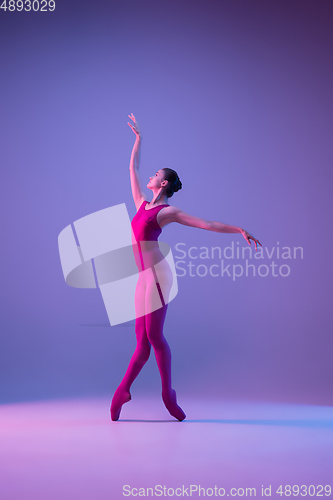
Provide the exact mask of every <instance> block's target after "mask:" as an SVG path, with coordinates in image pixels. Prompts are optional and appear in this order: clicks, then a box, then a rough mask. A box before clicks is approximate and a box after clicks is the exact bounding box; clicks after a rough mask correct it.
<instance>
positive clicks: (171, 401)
mask: <svg viewBox="0 0 333 500" xmlns="http://www.w3.org/2000/svg"><path fill="white" fill-rule="evenodd" d="M128 116H129V118H130V119H131V120H132V121H133V124H131V123H129V122H128V125H129V126H130V127H131V129H132V130H133V132H134V133H135V135H136V140H135V144H134V147H133V150H132V155H131V160H130V167H129V169H130V178H131V187H132V194H133V198H134V203H135V206H136V209H137V213H136V215H135V216H134V218H133V220H132V234H133V252H134V257H135V261H136V264H137V267H138V270H139V277H138V282H137V285H136V290H135V313H136V320H135V334H136V339H137V345H136V349H135V351H134V354H133V356H132V358H131V360H130V363H129V366H128V368H127V371H126V373H125V376H124V378H123V380H122V381H121V383H120V385H119V387H118V388H117V390H116V392H115V394H114V396H113V399H112V403H111V409H110V410H111V419H112V420H118V419H119V415H120V411H121V408H122V405H123V404H124V403H126V402H128V401H130V399H131V394H130V388H131V385H132V384H133V382H134V380H135V379H136V377H137V376H138V375H139V373H140V371H141V370H142V368H143V366H144V365H145V363H146V362H147V361H148V358H149V355H150V351H151V346H153V349H154V352H155V356H156V361H157V365H158V369H159V372H160V375H161V381H162V399H163V402H164V404H165V406H166V408H167V410H168V411H169V413H170V414H171V415H172V416H173V417H175V418H176V419H178V420H180V421H181V420H184V418H185V417H186V415H185V413H184V412H183V410H182V409H181V408H180V406H178V404H177V397H176V392H175V391H174V390H173V389H172V384H171V352H170V347H169V345H168V343H167V341H166V339H165V337H164V335H163V325H164V320H165V315H166V312H167V308H168V298H169V293H170V290H171V286H172V281H173V275H172V272H171V269H170V267H169V265H168V263H167V261H166V260H165V259H164V256H163V254H162V252H161V251H160V249H159V245H158V241H157V240H158V236H159V235H160V234H161V232H162V228H163V227H164V226H166V225H167V224H171V222H178V223H179V224H183V225H185V226H192V227H198V228H201V229H206V230H208V231H215V232H219V233H240V234H241V235H242V236H243V237H244V238H245V239H246V241H247V242H248V244H249V245H251V241H250V240H253V241H254V243H255V248H256V250H257V244H259V245H261V243H260V242H259V241H258V240H257V239H256V238H254V237H253V236H252V235H251V234H249V233H248V232H247V231H245V229H242V228H240V227H237V226H230V225H228V224H222V223H221V222H213V221H206V220H204V219H200V218H199V217H194V216H193V215H189V214H187V213H185V212H183V211H181V210H180V209H179V208H177V207H174V206H171V205H169V204H168V199H169V198H171V197H172V196H173V194H174V193H176V192H177V191H179V189H181V188H182V183H181V181H180V179H179V177H178V175H177V173H176V172H175V171H174V170H172V169H169V168H163V169H161V170H158V171H157V172H156V173H155V175H153V176H152V177H150V180H149V182H148V184H147V187H148V188H149V189H150V190H151V191H152V193H153V199H152V201H151V202H148V201H147V199H146V196H145V194H144V192H143V191H142V188H141V185H140V180H139V173H138V168H139V149H140V143H141V134H140V130H139V127H138V124H137V122H136V119H135V116H134V115H133V113H131V115H128Z"/></svg>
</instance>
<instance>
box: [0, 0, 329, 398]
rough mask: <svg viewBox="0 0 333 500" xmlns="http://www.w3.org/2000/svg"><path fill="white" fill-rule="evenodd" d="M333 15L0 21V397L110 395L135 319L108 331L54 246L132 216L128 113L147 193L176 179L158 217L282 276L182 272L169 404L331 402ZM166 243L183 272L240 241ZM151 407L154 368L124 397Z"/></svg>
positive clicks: (163, 8)
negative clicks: (158, 176) (103, 218)
mask: <svg viewBox="0 0 333 500" xmlns="http://www.w3.org/2000/svg"><path fill="white" fill-rule="evenodd" d="M332 9H333V7H332V4H331V2H328V1H320V2H314V1H311V2H309V1H297V2H296V1H293V0H289V1H288V2H281V1H277V0H274V1H270V2H267V1H253V0H251V1H248V0H246V1H245V0H232V1H224V0H223V1H208V2H207V1H206V2H204V1H195V2H188V1H186V2H184V1H177V2H175V1H171V2H170V1H169V2H163V3H161V2H153V1H152V2H150V1H144V2H143V3H142V2H133V1H127V0H126V1H122V2H120V1H119V2H101V1H99V0H97V1H95V2H94V3H92V2H86V1H80V2H78V1H68V0H66V2H65V1H64V0H63V1H58V2H56V10H55V12H53V13H52V12H50V13H41V12H21V13H19V12H9V11H6V12H1V13H0V29H1V31H0V41H1V49H0V57H1V74H2V78H1V83H0V91H1V101H2V104H1V173H2V195H1V209H2V215H3V224H2V245H1V256H2V258H1V261H2V287H1V289H2V295H1V309H2V314H1V350H0V353H1V354H0V356H1V363H0V366H1V368H0V369H1V380H2V383H1V393H0V400H1V402H9V401H21V400H33V399H36V398H38V399H44V398H53V397H67V396H68V397H69V396H81V395H102V394H109V395H110V397H111V396H112V393H113V391H114V390H115V388H116V387H117V385H118V384H119V382H120V380H121V378H122V376H123V374H124V372H125V369H126V367H127V364H128V361H129V359H130V356H131V354H132V352H133V350H134V346H135V333H134V323H133V322H130V323H128V324H125V325H120V326H116V327H111V326H110V325H109V324H108V318H107V314H106V310H105V307H104V304H103V301H102V298H101V294H100V291H99V290H98V289H95V290H86V289H85V290H82V289H75V288H70V287H68V286H67V285H66V283H65V281H64V278H63V274H62V269H61V265H60V259H59V252H58V244H57V238H58V234H59V233H60V232H61V230H62V229H64V227H66V226H67V225H68V224H71V223H73V222H74V221H75V220H77V219H80V218H81V217H84V216H86V215H89V214H91V213H93V212H96V211H98V210H102V209H104V208H106V207H109V206H113V205H117V204H120V203H126V206H127V208H128V211H129V214H130V217H131V218H132V217H133V216H134V214H135V205H134V202H133V199H132V194H131V188H130V179H129V170H128V167H129V159H130V153H131V149H132V146H133V143H134V134H133V132H132V131H131V129H130V128H129V127H128V126H127V124H126V123H127V121H128V116H127V115H128V114H129V113H131V112H133V113H134V115H135V116H136V117H137V119H138V122H139V124H140V127H141V131H142V135H143V141H142V150H141V165H140V170H141V182H142V183H143V185H144V186H146V184H147V182H148V180H149V176H151V175H153V174H154V173H155V172H156V170H158V169H160V168H163V167H166V166H168V167H170V168H173V169H175V170H176V171H177V172H178V173H179V176H180V179H181V181H182V183H183V189H182V190H181V191H180V192H178V193H176V194H175V195H174V197H173V198H171V199H170V203H171V204H174V205H176V206H178V207H180V208H181V209H182V210H184V211H185V212H187V213H190V214H192V215H196V216H198V217H202V218H204V219H206V220H216V221H220V222H224V223H227V224H233V225H238V226H241V227H243V228H245V229H247V230H248V231H249V232H251V233H252V234H254V235H255V236H256V237H257V238H259V240H260V241H261V242H262V244H263V247H264V252H265V253H264V255H265V258H263V259H261V260H256V259H254V252H253V258H252V260H251V264H255V265H256V266H257V267H258V266H259V265H260V264H264V265H267V266H270V265H271V263H272V261H274V262H275V264H276V265H277V266H278V267H277V268H276V271H275V272H276V273H277V276H276V277H274V276H272V272H271V270H270V271H269V274H268V275H267V276H259V275H258V274H257V275H256V276H255V277H252V276H251V273H250V276H247V277H246V276H245V275H244V274H243V276H241V277H239V278H236V279H235V280H233V278H232V277H229V276H228V275H227V274H224V275H223V276H221V275H219V276H217V277H213V276H210V275H209V273H208V274H207V275H206V276H199V275H198V274H195V275H194V276H193V277H191V276H190V275H189V274H188V273H187V274H186V275H185V276H179V280H178V286H179V292H178V295H177V297H176V299H175V300H174V301H173V302H171V303H170V305H169V310H168V314H167V318H166V323H165V335H166V337H167V339H168V341H169V343H170V346H171V350H172V354H173V381H174V387H175V388H176V389H177V392H178V396H179V400H180V401H181V397H182V395H185V394H186V395H187V394H190V395H193V396H195V397H198V398H199V397H204V396H208V397H210V396H211V397H215V398H219V399H221V400H223V399H224V398H242V399H244V398H249V399H251V398H252V399H258V400H268V401H293V402H304V403H314V404H326V405H330V404H332V402H333V401H332V391H331V386H332V375H333V368H332V362H331V352H332V348H333V338H332V308H331V296H332V294H331V280H332V266H331V249H332V232H331V229H330V226H331V224H330V222H331V221H330V219H331V217H330V216H331V214H332V210H331V209H332V206H331V186H332V171H331V169H332V165H331V151H332V146H331V143H332V139H331V135H332V116H333V113H332V111H333V110H332V87H333V78H332V77H333V71H332V48H333V44H332V41H333V29H332V28H333V26H332ZM329 139H331V140H330V142H329ZM145 192H146V194H147V195H148V196H149V199H151V198H150V196H151V193H150V191H149V190H148V189H146V188H145ZM160 239H161V241H166V242H167V243H169V244H170V246H171V248H172V250H173V254H174V258H175V260H176V261H177V260H182V259H179V257H180V256H181V254H180V253H179V252H177V250H176V245H177V244H179V243H183V244H184V245H182V247H181V248H182V249H185V250H188V249H189V248H190V247H198V248H199V247H207V248H208V249H211V248H212V247H221V249H222V251H223V250H224V249H225V247H230V246H231V244H232V242H233V244H234V248H235V250H236V248H237V247H240V248H242V247H246V245H247V244H246V242H245V240H244V239H243V238H242V236H241V235H233V234H219V233H214V232H207V231H204V230H201V229H196V228H191V227H186V226H181V225H179V224H172V225H170V226H167V227H166V228H165V229H164V230H163V233H162V235H161V238H160ZM278 247H279V248H280V257H279V259H277V258H276V259H275V258H274V257H275V255H276V253H273V257H272V258H269V256H268V255H267V253H266V249H267V250H268V252H269V254H271V252H272V251H273V248H274V249H275V250H274V252H276V251H277V248H278ZM283 247H289V248H290V249H291V255H292V257H293V256H294V250H293V249H294V247H301V248H302V249H303V250H302V251H303V258H301V252H300V251H297V252H296V258H291V259H283V258H282V257H281V254H282V250H281V249H282V248H283ZM178 248H179V247H178ZM252 251H254V246H253V245H252ZM192 255H199V250H195V251H193V253H192ZM183 260H185V261H186V265H187V264H188V262H189V261H190V260H191V259H190V258H189V257H188V256H187V257H186V259H183ZM192 262H193V265H195V266H197V265H198V264H199V262H198V260H196V259H193V260H192ZM200 264H202V265H207V266H210V265H212V264H218V265H220V259H218V258H215V259H201V260H200ZM224 264H225V265H228V264H230V265H231V266H232V265H236V264H240V265H243V266H244V265H245V261H244V260H242V259H237V258H236V257H235V258H234V259H230V260H227V259H224ZM281 265H288V266H289V270H290V272H289V274H288V276H284V277H283V276H281V274H279V272H278V269H279V266H281ZM184 266H185V265H183V267H184ZM202 269H203V268H201V270H202ZM215 269H217V268H215ZM238 269H239V268H238ZM269 269H271V268H270V267H269ZM286 269H287V268H286V267H284V268H283V269H282V273H283V272H286ZM180 274H181V273H180ZM147 393H155V394H160V380H159V376H158V371H157V367H156V363H155V360H154V356H153V354H152V357H151V359H150V360H149V362H148V364H147V365H146V366H145V368H144V369H143V371H142V373H141V375H140V377H139V378H138V380H137V381H136V382H135V384H134V386H133V389H132V394H134V395H135V394H147Z"/></svg>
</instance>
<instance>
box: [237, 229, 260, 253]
mask: <svg viewBox="0 0 333 500" xmlns="http://www.w3.org/2000/svg"><path fill="white" fill-rule="evenodd" d="M241 234H242V236H244V238H245V239H246V241H247V242H248V244H249V245H251V241H250V240H253V241H254V244H255V246H256V251H257V244H258V243H259V245H260V246H261V247H262V244H261V243H260V241H259V240H257V238H255V237H254V236H252V234H250V233H248V232H247V231H246V230H245V229H241Z"/></svg>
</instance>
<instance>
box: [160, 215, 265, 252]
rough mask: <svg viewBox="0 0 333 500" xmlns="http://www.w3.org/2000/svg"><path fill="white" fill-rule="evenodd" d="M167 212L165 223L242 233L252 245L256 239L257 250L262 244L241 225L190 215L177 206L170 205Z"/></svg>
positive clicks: (220, 231)
mask: <svg viewBox="0 0 333 500" xmlns="http://www.w3.org/2000/svg"><path fill="white" fill-rule="evenodd" d="M165 212H167V214H166V215H165V224H167V223H169V222H178V223H179V224H183V225H184V226H192V227H198V228H200V229H206V230H207V231H215V232H217V233H240V234H241V235H242V236H243V237H244V238H245V239H246V241H247V242H248V244H249V245H251V241H250V240H253V241H254V244H255V247H256V251H257V244H258V243H259V245H260V246H262V244H261V243H260V241H259V240H257V239H256V238H254V236H252V235H251V234H250V233H248V232H247V231H246V230H245V229H242V228H241V227H238V226H231V225H229V224H223V223H222V222H215V221H207V220H205V219H201V218H200V217H194V216H193V215H189V214H187V213H186V212H183V211H182V210H180V209H179V208H177V207H170V208H168V209H166V210H165Z"/></svg>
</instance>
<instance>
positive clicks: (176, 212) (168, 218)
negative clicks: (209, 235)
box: [157, 206, 208, 229]
mask: <svg viewBox="0 0 333 500" xmlns="http://www.w3.org/2000/svg"><path fill="white" fill-rule="evenodd" d="M159 215H160V217H159V218H158V220H157V221H158V223H159V225H160V226H161V227H163V226H166V225H167V224H170V223H171V222H178V224H183V225H184V226H191V227H198V228H201V229H207V224H208V223H207V221H206V220H204V219H201V218H200V217H195V216H194V215H190V214H188V213H186V212H184V211H183V210H181V209H180V208H178V207H174V206H170V207H165V208H163V209H162V210H161V211H160V212H159Z"/></svg>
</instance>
